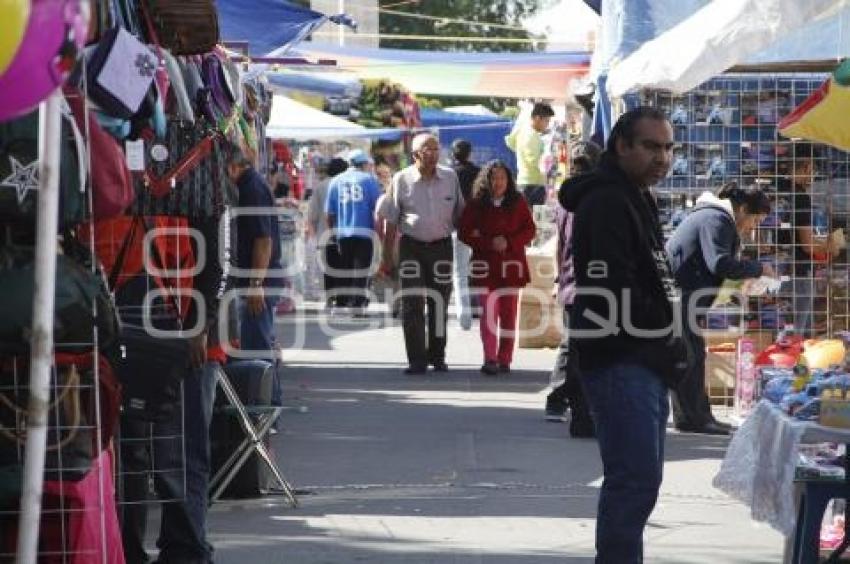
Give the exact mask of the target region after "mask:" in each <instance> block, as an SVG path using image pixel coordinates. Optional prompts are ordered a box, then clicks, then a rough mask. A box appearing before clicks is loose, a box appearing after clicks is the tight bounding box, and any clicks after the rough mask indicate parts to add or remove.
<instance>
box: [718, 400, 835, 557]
mask: <svg viewBox="0 0 850 564" xmlns="http://www.w3.org/2000/svg"><path fill="white" fill-rule="evenodd" d="M816 443H844V444H850V429H838V428H833V427H824V426H822V425H819V424H817V423H812V422H807V421H797V420H795V419H792V418H791V417H789V416H787V415H786V414H785V413H784V412H783V411H782V410H780V409H779V408H778V407H776V406H775V405H773V404H771V403H770V402H768V401H766V400H761V401H760V402H759V403H758V404H757V405H756V407H755V408H754V409H753V411H752V413H751V414H750V416H749V417H748V418H747V419H746V421H744V423H743V425H742V426H741V427H740V429H738V431H737V432H736V433H735V435H734V437H733V438H732V441H731V442H730V443H729V448H728V450H727V451H726V456H725V458H724V459H723V463H722V465H721V467H720V471H719V472H718V474H717V476H716V477H715V478H714V486H715V487H716V488H718V489H720V490H721V491H723V492H724V493H726V494H728V495H729V496H731V497H733V498H735V499H737V500H738V501H741V502H743V503H745V504H747V506H748V507H750V509H751V512H752V517H753V519H754V520H756V521H762V522H766V523H768V524H769V525H770V526H771V527H773V528H774V529H776V530H777V531H779V532H780V533H782V534H783V535H785V537H786V539H787V542H786V550H785V553H786V554H785V562H791V561H792V560H791V558H792V554H791V553H792V550H793V541H794V535H795V531H796V529H797V515H798V510H799V503H800V499H801V493H802V491H803V489H804V486H805V484H806V481H805V480H804V481H795V475H796V468H797V462H798V460H799V452H800V445H801V444H816ZM847 477H850V474H846V475H845V480H846V479H847ZM832 482H833V483H835V480H833V481H832ZM844 485H845V486H847V487H850V485H848V484H847V482H846V481H845V483H844Z"/></svg>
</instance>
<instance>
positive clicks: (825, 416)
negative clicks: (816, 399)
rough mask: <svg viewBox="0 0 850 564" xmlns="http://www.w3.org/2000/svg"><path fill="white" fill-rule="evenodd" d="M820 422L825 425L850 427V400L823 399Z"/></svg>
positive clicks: (842, 427)
mask: <svg viewBox="0 0 850 564" xmlns="http://www.w3.org/2000/svg"><path fill="white" fill-rule="evenodd" d="M818 422H819V423H820V424H821V425H823V426H825V427H839V428H841V429H850V401H847V400H841V399H824V400H821V404H820V417H819V419H818Z"/></svg>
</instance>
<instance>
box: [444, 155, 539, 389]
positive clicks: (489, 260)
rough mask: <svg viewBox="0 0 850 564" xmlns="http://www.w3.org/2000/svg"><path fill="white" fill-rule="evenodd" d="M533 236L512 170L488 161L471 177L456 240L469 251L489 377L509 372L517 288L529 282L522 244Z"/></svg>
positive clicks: (515, 318) (499, 162) (531, 226)
mask: <svg viewBox="0 0 850 564" xmlns="http://www.w3.org/2000/svg"><path fill="white" fill-rule="evenodd" d="M534 234H535V228H534V220H533V219H532V217H531V212H530V211H529V209H528V206H527V205H526V203H525V201H524V200H523V198H522V195H521V194H520V193H519V192H518V191H517V188H516V183H515V182H514V178H513V174H512V173H511V170H510V169H509V168H508V167H507V165H506V164H505V163H503V162H501V161H491V162H489V163H487V164H486V165H485V166H484V168H482V169H481V172H480V173H479V174H478V177H477V178H476V179H475V184H474V185H473V195H472V199H471V200H470V201H469V203H468V204H467V206H466V208H465V209H464V212H463V215H462V216H461V219H460V226H459V228H458V237H459V238H460V240H461V241H463V242H464V243H466V244H467V245H469V246H470V247H472V262H471V267H472V268H471V277H470V278H471V284H472V286H473V288H475V291H476V293H480V294H481V296H482V304H483V313H482V316H481V321H480V323H481V341H482V343H483V345H484V365H483V366H482V367H481V371H482V372H483V373H484V374H487V375H489V376H493V375H496V374H498V373H499V372H502V373H507V372H510V369H511V361H512V360H513V351H514V341H515V333H516V321H517V303H518V297H519V289H520V288H522V287H523V286H525V285H526V284H528V283H529V282H530V281H531V276H530V274H529V270H528V261H527V260H526V257H525V246H526V245H528V244H529V243H530V242H531V241H532V240H533V239H534Z"/></svg>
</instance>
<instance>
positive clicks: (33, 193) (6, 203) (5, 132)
mask: <svg viewBox="0 0 850 564" xmlns="http://www.w3.org/2000/svg"><path fill="white" fill-rule="evenodd" d="M38 120H39V116H38V110H36V111H34V112H31V113H29V114H27V115H25V116H23V117H21V118H18V119H15V120H12V121H7V122H0V223H12V224H22V225H28V226H31V227H32V228H35V217H36V208H37V202H38V190H39V183H38V167H39V161H38ZM61 137H62V145H61V146H62V151H61V155H60V166H59V227H60V228H64V227H68V226H70V225H74V224H77V223H80V222H82V221H84V220H85V216H86V202H85V185H86V160H87V159H86V153H85V144H84V143H83V139H82V135H81V134H80V132H79V129H78V128H77V125H76V123H75V122H74V119H73V117H72V116H71V114H70V110H69V109H68V107H67V104H63V111H62V133H61Z"/></svg>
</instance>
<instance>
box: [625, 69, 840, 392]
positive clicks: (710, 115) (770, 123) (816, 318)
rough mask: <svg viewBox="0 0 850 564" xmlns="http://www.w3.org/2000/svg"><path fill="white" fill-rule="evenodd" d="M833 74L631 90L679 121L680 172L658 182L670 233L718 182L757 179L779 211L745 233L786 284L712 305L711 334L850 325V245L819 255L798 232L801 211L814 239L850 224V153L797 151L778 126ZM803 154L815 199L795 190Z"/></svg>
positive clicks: (813, 148)
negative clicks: (681, 89) (681, 90)
mask: <svg viewBox="0 0 850 564" xmlns="http://www.w3.org/2000/svg"><path fill="white" fill-rule="evenodd" d="M825 79H826V75H824V74H810V73H806V74H802V73H777V74H728V75H723V76H720V77H717V78H714V79H712V80H709V81H707V82H705V83H704V84H702V85H700V86H699V87H697V88H695V89H694V90H692V91H690V92H688V93H686V94H684V95H673V94H671V93H669V92H665V91H654V90H646V91H643V92H641V93H640V94H639V95H636V96H632V97H630V98H629V99H628V100H627V104H628V105H629V106H634V105H636V104H638V103H640V104H643V105H649V106H654V107H658V108H660V109H662V110H664V111H665V112H666V113H667V115H668V116H669V117H670V121H671V122H672V124H673V129H674V134H675V143H676V145H675V147H674V150H673V162H672V166H671V173H670V175H669V176H668V178H667V179H666V180H665V181H663V182H662V183H661V184H660V185H659V186H658V188H657V190H658V200H659V207H660V209H661V214H662V223H663V224H664V225H665V231H666V233H667V234H668V235H669V234H670V233H671V232H672V230H673V229H674V228H675V226H676V225H678V223H679V222H680V221H681V220H682V219H683V218H684V216H685V215H686V214H687V213H688V210H689V209H690V208H691V207H693V205H694V204H695V202H696V200H697V198H698V197H699V196H700V194H701V193H702V192H704V191H706V190H710V191H714V192H716V191H717V189H718V188H719V187H720V186H722V185H723V184H724V183H726V182H729V181H736V182H737V183H738V184H739V185H740V186H752V185H758V186H760V187H762V188H763V189H765V190H766V191H767V193H768V194H769V196H770V197H771V200H772V209H773V211H772V213H771V214H770V215H769V216H768V217H767V218H766V220H765V221H764V222H763V223H762V225H761V226H759V228H758V229H757V230H755V232H753V233H752V234H751V235H750V236H745V237H744V241H743V245H742V255H743V256H746V257H748V258H754V259H757V260H759V261H762V262H764V263H766V264H770V265H772V266H773V267H774V268H775V269H776V271H777V273H778V274H779V275H780V277H781V280H782V282H783V283H782V287H781V288H780V290H779V291H778V292H777V293H776V294H774V295H769V296H764V297H758V298H750V299H749V300H747V303H742V304H739V305H737V306H735V307H730V308H718V309H716V310H713V311H710V312H709V313H708V315H707V317H706V325H707V326H706V329H707V331H708V333H707V334H708V335H711V334H715V335H720V336H721V338H722V336H723V335H729V336H730V337H729V338H730V340H732V341H734V340H737V338H738V337H741V336H750V337H755V338H756V340H757V342H758V343H759V344H760V345H764V343H765V342H769V341H770V338H772V337H773V336H775V334H776V333H777V332H778V331H780V330H796V331H798V332H801V333H804V334H806V335H811V336H821V335H830V336H831V335H834V334H835V333H836V332H838V331H846V330H848V329H850V296H848V294H850V291H848V274H850V262H848V258H847V253H846V252H842V253H841V254H840V255H839V256H838V257H826V256H818V255H817V253H815V254H814V255H812V254H811V253H810V252H804V250H803V249H802V248H800V247H801V245H799V244H798V243H797V238H796V237H795V236H794V232H795V230H796V227H797V224H798V223H799V222H800V221H801V218H803V220H805V221H806V223H808V224H809V225H811V226H812V229H813V232H814V236H815V241H825V240H826V238H827V237H829V236H830V235H831V234H832V233H833V231H835V230H836V229H839V228H843V229H845V231H846V230H847V229H848V228H850V190H848V178H850V157H848V153H846V152H844V151H840V150H837V149H834V148H831V147H828V146H825V145H818V144H811V145H808V146H807V147H808V151H810V152H809V153H808V154H807V155H806V156H805V157H804V156H802V155H799V154H798V156H797V157H795V152H794V142H793V141H792V140H790V139H786V138H784V137H782V136H781V135H779V134H778V132H777V124H778V122H779V121H780V120H781V119H782V117H784V116H785V115H787V114H788V113H790V112H791V111H792V110H793V109H794V108H795V107H796V106H798V105H799V104H800V103H802V102H803V101H804V100H805V99H806V98H808V97H809V96H810V95H811V94H812V93H813V92H814V91H815V90H817V89H818V88H819V87H820V86H821V84H822V83H823V81H824V80H825ZM800 158H805V159H807V160H811V161H812V164H813V166H812V169H811V172H810V173H809V175H808V177H807V178H803V179H802V181H800V180H798V181H797V184H800V185H804V186H807V187H808V188H807V189H806V192H807V193H808V194H809V196H810V199H811V205H810V206H806V207H805V208H803V207H802V205H801V204H803V203H805V200H802V201H801V200H800V198H798V197H797V196H796V194H797V193H799V192H800V191H801V188H800V187H799V186H798V187H797V188H796V189H795V188H794V186H793V184H794V183H792V182H791V181H790V180H789V177H790V175H791V174H792V173H793V171H794V170H795V165H796V164H797V162H796V161H797V160H799V159H800ZM797 174H798V175H799V169H798V172H797ZM797 178H798V179H799V176H798V177H797ZM801 225H802V224H801ZM768 336H769V337H768ZM709 340H711V339H709ZM731 369H732V370H734V366H732V367H731ZM707 381H709V378H707ZM714 384H715V385H713V386H712V387H711V391H710V396H712V399H713V400H717V401H720V402H723V403H727V402H731V399H732V398H733V397H734V377H731V378H727V379H725V380H724V381H723V382H722V383H721V382H718V381H716V380H715V382H714Z"/></svg>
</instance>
